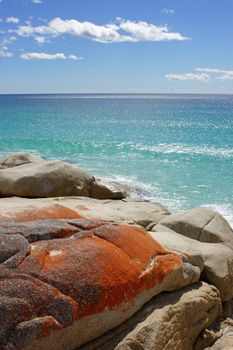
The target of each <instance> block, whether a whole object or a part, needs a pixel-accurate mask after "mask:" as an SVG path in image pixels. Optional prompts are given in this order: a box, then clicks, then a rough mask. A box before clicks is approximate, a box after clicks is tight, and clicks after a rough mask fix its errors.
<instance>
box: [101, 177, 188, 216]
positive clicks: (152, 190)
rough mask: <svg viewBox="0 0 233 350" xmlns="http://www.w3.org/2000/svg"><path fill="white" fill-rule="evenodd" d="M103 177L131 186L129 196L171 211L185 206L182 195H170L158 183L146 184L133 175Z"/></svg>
mask: <svg viewBox="0 0 233 350" xmlns="http://www.w3.org/2000/svg"><path fill="white" fill-rule="evenodd" d="M104 179H106V180H108V181H116V182H119V183H122V184H125V185H128V186H129V187H131V188H132V193H131V197H132V198H134V199H143V200H147V201H150V202H156V203H159V204H161V205H163V206H164V207H166V208H168V209H169V210H171V211H178V210H182V209H184V208H185V207H186V206H187V203H186V199H185V198H184V197H181V196H179V197H177V196H176V197H171V195H170V194H169V193H166V192H165V191H163V190H162V189H161V188H160V185H159V183H150V184H146V183H144V182H142V181H140V180H138V179H137V177H136V176H135V177H134V176H123V175H116V174H115V175H112V176H105V177H104Z"/></svg>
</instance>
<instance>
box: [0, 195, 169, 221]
mask: <svg viewBox="0 0 233 350" xmlns="http://www.w3.org/2000/svg"><path fill="white" fill-rule="evenodd" d="M0 208H1V212H0V222H1V221H6V220H10V221H32V220H42V219H50V218H51V219H66V218H69V219H71V218H73V219H79V218H88V219H95V220H98V219H101V220H103V221H108V222H117V223H127V224H137V225H140V226H143V227H146V226H147V225H148V224H150V223H151V222H158V221H160V220H161V219H163V218H164V217H165V216H167V215H169V212H168V211H167V210H166V209H165V208H163V207H162V206H161V205H159V204H156V203H150V202H138V201H132V200H126V199H124V200H97V199H94V198H87V197H61V198H45V199H44V198H43V199H27V198H15V197H14V198H4V199H1V198H0Z"/></svg>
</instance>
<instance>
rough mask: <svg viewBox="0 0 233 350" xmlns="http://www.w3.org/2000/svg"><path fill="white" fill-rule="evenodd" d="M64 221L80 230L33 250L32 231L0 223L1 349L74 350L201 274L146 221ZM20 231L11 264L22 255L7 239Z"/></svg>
mask: <svg viewBox="0 0 233 350" xmlns="http://www.w3.org/2000/svg"><path fill="white" fill-rule="evenodd" d="M64 222H66V223H67V224H69V225H73V226H74V227H76V228H78V229H79V230H77V232H71V231H70V232H69V235H68V236H66V235H65V236H64V237H62V238H53V239H50V240H43V241H37V242H35V243H32V244H30V249H29V251H28V249H25V248H24V244H26V247H28V243H27V241H26V239H25V238H24V237H23V236H22V235H17V234H14V233H12V232H13V227H12V231H11V230H9V226H7V224H6V223H3V222H2V223H1V224H2V227H1V228H2V230H4V228H5V229H6V233H5V236H4V237H6V241H4V242H5V248H4V254H3V255H4V259H2V261H1V264H0V344H1V350H6V349H15V350H16V349H17V350H18V349H21V350H42V349H43V350H44V349H46V350H54V349H56V350H64V349H66V350H73V349H75V348H76V347H78V346H80V345H82V344H84V343H86V342H88V341H89V340H91V339H93V338H95V337H97V336H100V335H101V334H103V333H105V332H106V331H108V330H110V329H112V328H114V327H116V326H118V325H119V324H121V323H122V322H124V321H125V320H126V319H128V318H129V317H131V316H132V315H133V314H134V313H135V312H137V311H138V310H139V309H140V308H141V307H142V305H143V304H145V303H146V302H147V301H148V300H150V299H151V298H152V297H153V296H154V295H157V294H158V293H160V292H162V291H171V290H174V289H177V288H181V287H183V286H186V285H188V284H190V283H194V282H196V281H197V280H198V279H199V276H200V269H199V268H198V267H196V266H192V265H191V264H190V263H189V262H188V261H185V262H184V261H182V258H181V256H179V255H176V254H174V253H171V252H167V251H166V250H165V249H164V248H163V247H162V246H161V245H160V244H159V243H157V242H156V241H155V240H154V239H153V238H152V237H151V236H150V235H149V234H148V233H147V232H146V231H145V230H144V229H143V228H140V227H137V226H127V225H117V224H104V223H100V222H99V223H98V222H91V221H90V220H84V221H82V220H70V223H68V222H67V221H65V220H64ZM59 223H60V221H59ZM47 224H49V222H47ZM51 224H52V226H51V227H52V228H54V227H55V226H56V225H55V223H54V221H52V222H51ZM21 225H22V226H21V229H20V230H22V231H21V234H23V232H25V230H27V229H28V227H30V225H34V227H35V224H34V223H33V222H31V223H30V224H28V225H29V226H28V227H27V228H26V229H25V226H23V225H25V224H22V223H21ZM38 225H39V226H38V227H41V226H40V225H41V222H40V223H38ZM75 225H76V226H75ZM16 226H17V225H16ZM26 226H27V225H26ZM58 226H59V225H57V226H56V227H58ZM19 227H20V224H19ZM19 227H18V228H19ZM38 227H37V229H38ZM18 228H17V227H16V231H17V229H18ZM43 229H44V230H45V228H43ZM47 230H48V233H49V232H50V229H49V225H48V226H47ZM44 232H45V231H44ZM2 235H4V233H3V234H2ZM16 236H17V237H18V236H20V237H21V238H22V248H18V251H20V252H22V254H21V259H20V260H17V263H16V264H14V266H13V265H10V266H7V265H6V264H5V262H6V261H9V259H11V257H12V256H15V255H17V251H16V250H15V244H14V243H13V246H12V243H11V241H10V240H9V238H11V237H16ZM25 236H27V235H25ZM4 239H5V238H4ZM17 239H18V238H17ZM39 239H40V237H39ZM135 242H136V243H137V244H135ZM20 244H21V243H20ZM18 247H21V246H20V245H18ZM203 300H205V302H206V298H203ZM214 308H215V306H214V304H212V309H214ZM212 312H214V311H212ZM198 320H199V321H200V319H198ZM205 322H206V321H205ZM207 323H208V322H207Z"/></svg>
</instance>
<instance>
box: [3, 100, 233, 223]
mask: <svg viewBox="0 0 233 350" xmlns="http://www.w3.org/2000/svg"><path fill="white" fill-rule="evenodd" d="M19 150H25V151H30V152H34V153H36V154H40V155H42V156H44V157H46V158H60V159H63V160H66V161H69V162H72V163H74V164H77V165H78V166H80V167H83V168H85V169H87V170H89V171H90V172H91V173H93V174H96V175H102V176H105V177H110V178H115V179H117V180H120V181H122V182H126V183H129V184H130V185H132V186H133V187H134V188H135V193H136V194H137V195H138V196H142V197H145V198H148V199H151V200H155V201H158V202H161V203H162V204H164V205H166V206H167V207H168V208H170V209H171V210H180V209H184V208H190V207H196V206H212V207H214V208H215V209H217V210H219V211H220V212H222V213H223V214H224V215H225V217H227V219H228V220H230V222H231V223H232V224H233V176H232V173H233V96H231V95H137V96H132V95H128V96H126V95H123V96H121V95H115V96H113V95H85V96H84V95H41V96H38V95H27V96H26V95H24V96H0V155H4V154H6V153H8V152H14V151H19Z"/></svg>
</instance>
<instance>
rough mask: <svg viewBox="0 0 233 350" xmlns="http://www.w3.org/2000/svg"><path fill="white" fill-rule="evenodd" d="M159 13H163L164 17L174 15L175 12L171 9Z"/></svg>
mask: <svg viewBox="0 0 233 350" xmlns="http://www.w3.org/2000/svg"><path fill="white" fill-rule="evenodd" d="M161 13H165V15H174V13H175V11H174V10H172V9H162V10H161Z"/></svg>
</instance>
